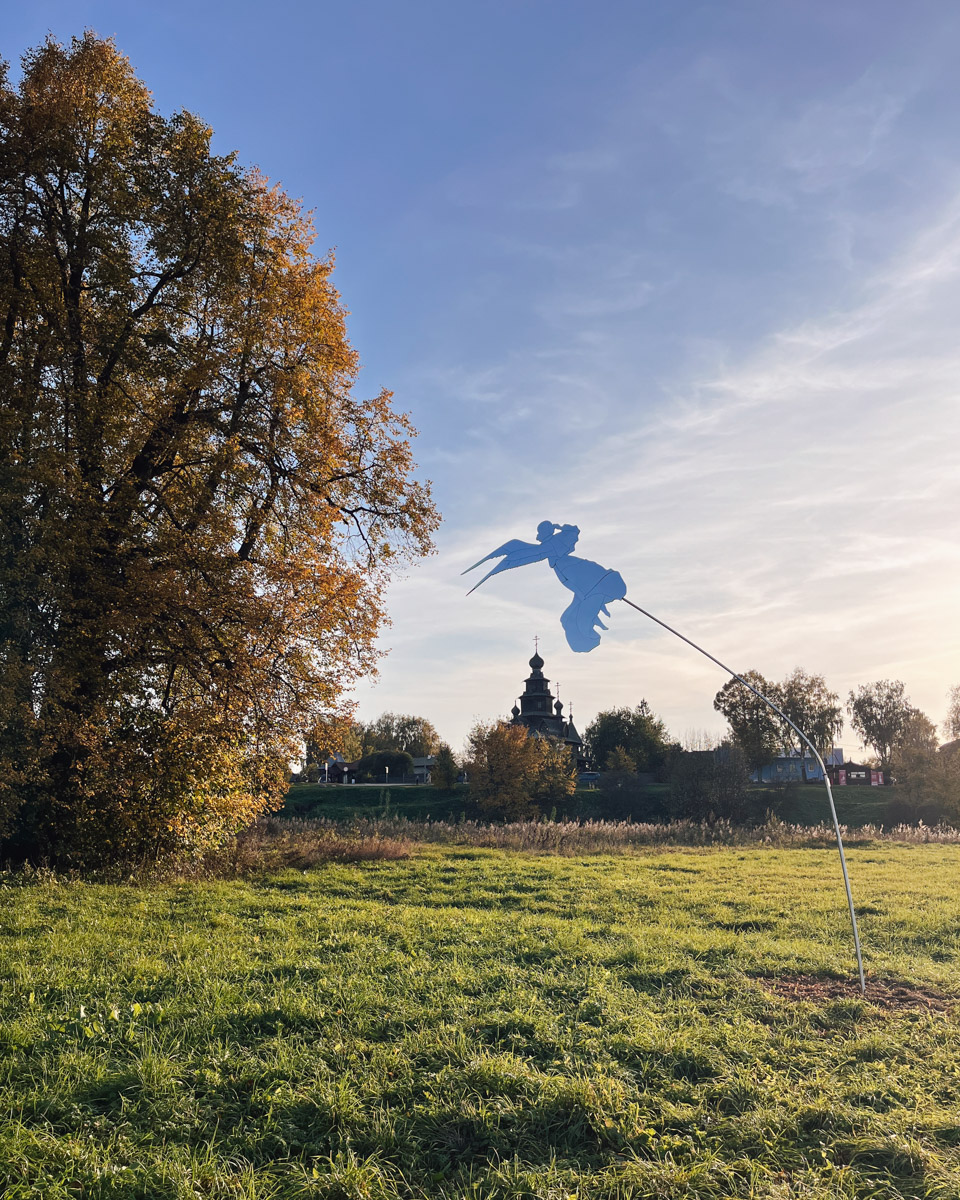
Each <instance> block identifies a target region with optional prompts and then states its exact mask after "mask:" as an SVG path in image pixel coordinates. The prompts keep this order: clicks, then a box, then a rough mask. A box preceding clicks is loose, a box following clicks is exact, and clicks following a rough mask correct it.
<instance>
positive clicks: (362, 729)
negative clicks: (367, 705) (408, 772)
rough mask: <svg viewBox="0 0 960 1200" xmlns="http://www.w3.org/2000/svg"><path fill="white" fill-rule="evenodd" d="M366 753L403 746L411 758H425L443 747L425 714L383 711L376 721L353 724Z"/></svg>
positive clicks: (403, 749) (402, 748)
mask: <svg viewBox="0 0 960 1200" xmlns="http://www.w3.org/2000/svg"><path fill="white" fill-rule="evenodd" d="M354 733H355V736H356V737H357V738H358V739H359V741H360V743H361V745H362V747H363V753H364V754H372V753H375V752H376V751H378V750H400V751H402V752H403V753H404V754H409V755H410V756H411V757H412V758H426V757H428V756H429V755H431V754H434V753H436V751H437V750H438V749H439V748H440V735H439V734H438V733H437V731H436V729H435V728H434V727H433V725H432V724H431V723H430V722H429V721H428V720H427V719H426V717H416V716H413V715H412V714H411V713H394V712H385V713H381V714H380V716H379V717H377V718H376V720H374V721H368V722H366V723H364V722H362V721H358V722H356V723H355V726H354Z"/></svg>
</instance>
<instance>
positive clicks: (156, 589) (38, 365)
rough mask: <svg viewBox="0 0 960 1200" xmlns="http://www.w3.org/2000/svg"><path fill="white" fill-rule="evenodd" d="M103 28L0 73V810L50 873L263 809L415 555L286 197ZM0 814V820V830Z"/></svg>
mask: <svg viewBox="0 0 960 1200" xmlns="http://www.w3.org/2000/svg"><path fill="white" fill-rule="evenodd" d="M210 136H211V135H210V130H209V129H207V128H206V127H205V126H204V125H203V124H202V123H201V122H200V121H199V120H198V119H197V118H196V117H194V116H192V115H190V114H188V113H178V114H176V115H174V116H173V117H171V118H170V119H164V118H162V117H160V116H159V115H158V114H157V113H155V112H154V111H153V109H152V107H151V102H150V97H149V93H148V92H147V91H146V89H145V87H144V86H143V84H142V83H141V82H140V81H139V80H138V79H137V78H136V77H135V76H134V75H133V73H132V70H131V68H130V66H129V64H128V62H127V61H126V59H124V58H123V57H122V56H121V55H120V54H119V53H118V52H117V50H116V49H115V47H114V46H113V44H112V43H111V42H109V41H103V40H100V39H98V38H96V37H95V36H94V35H92V34H88V35H86V36H85V37H84V38H82V39H78V40H74V41H73V43H72V44H71V45H70V46H69V47H63V46H60V45H59V44H57V43H55V42H53V41H52V40H51V41H48V42H47V43H46V44H45V45H43V46H42V47H40V48H39V49H37V50H36V51H34V52H32V53H30V54H29V55H27V56H26V58H25V60H24V76H23V81H22V83H21V86H20V89H19V91H16V90H14V89H13V88H11V87H10V86H8V85H7V84H6V82H5V80H4V81H2V82H0V179H2V189H0V396H2V400H0V539H2V540H0V550H2V558H0V653H2V660H0V712H2V715H3V727H4V732H3V734H2V735H0V737H2V741H0V826H2V827H4V828H5V829H6V830H7V833H8V837H9V839H10V840H9V842H8V846H9V847H12V848H13V849H14V850H19V852H22V853H30V854H33V855H37V854H46V855H51V856H53V857H56V858H58V859H60V860H64V861H71V862H91V861H95V860H100V859H127V858H137V857H141V858H142V857H145V856H151V857H152V856H155V855H159V854H164V853H167V852H169V851H170V850H174V849H183V848H184V847H197V848H202V847H203V846H204V845H208V844H210V842H211V840H216V839H217V838H220V837H221V836H223V835H224V833H226V832H230V831H232V830H234V829H236V828H238V827H240V826H242V825H243V824H245V823H246V822H248V821H249V820H250V819H251V818H252V817H253V816H254V815H256V814H257V813H259V812H262V811H264V810H266V809H268V808H269V807H271V806H272V805H275V804H276V802H277V801H278V799H279V798H280V796H281V795H282V793H283V790H284V787H285V778H286V762H287V760H288V759H289V758H291V757H295V756H296V755H297V753H298V750H299V744H300V739H301V737H302V736H303V735H304V734H305V733H309V732H310V731H312V730H313V729H314V728H316V727H317V726H318V725H319V724H321V723H323V722H324V721H325V720H327V719H332V720H333V721H334V722H335V721H336V720H337V719H338V718H342V716H343V714H344V711H345V706H344V703H343V700H342V697H343V694H344V692H345V689H347V688H348V687H349V686H350V685H351V683H352V682H353V681H354V680H355V679H356V678H357V677H358V676H359V675H361V674H363V673H366V672H369V671H370V670H371V669H373V667H374V663H375V659H376V651H375V649H374V639H375V636H376V633H377V630H378V628H379V627H380V626H381V624H382V622H383V619H384V610H383V585H384V583H385V580H386V577H387V570H388V567H390V566H391V565H393V562H394V561H395V560H397V559H400V560H402V559H403V558H409V557H411V556H417V555H421V554H424V553H427V552H428V551H429V550H430V535H431V533H432V531H433V529H434V528H435V526H436V524H437V520H438V518H437V514H436V512H435V509H434V508H433V506H432V503H431V500H430V495H429V491H428V489H427V488H426V487H425V486H424V485H421V484H419V483H417V482H416V481H414V480H413V478H412V472H413V468H414V464H413V460H412V456H411V448H410V439H411V437H412V435H413V433H414V430H413V429H412V427H411V425H410V423H409V421H408V419H407V418H406V417H405V416H404V415H402V414H398V413H396V412H395V411H394V410H393V408H392V407H391V402H390V401H391V397H390V394H389V393H387V392H383V393H381V394H380V395H379V396H375V397H374V398H373V399H368V400H362V399H358V398H357V397H356V396H355V395H354V394H353V391H352V385H353V383H354V380H355V377H356V374H357V370H358V363H357V357H356V354H355V353H354V351H353V350H352V348H351V347H350V345H349V343H348V341H347V336H346V328H345V322H344V311H343V308H342V306H341V304H340V299H339V296H338V294H337V292H336V289H335V288H334V287H333V285H332V283H331V272H332V269H333V261H332V258H331V257H330V256H328V257H326V258H322V259H316V258H314V257H313V256H312V255H311V252H310V247H311V243H312V241H313V231H312V228H311V225H310V221H309V219H308V218H307V217H306V216H305V215H304V213H303V212H302V211H301V209H300V208H299V206H298V205H297V204H296V203H295V202H294V201H292V200H290V199H289V198H288V197H287V196H285V195H284V194H283V192H282V191H281V190H280V189H279V188H277V187H271V186H270V185H269V184H268V183H267V181H266V180H265V179H264V178H263V177H262V176H261V175H260V174H258V173H257V172H255V171H249V170H244V169H242V168H241V167H239V166H238V165H237V163H236V162H235V161H234V158H233V157H232V156H227V157H223V156H216V155H214V154H212V153H211V150H210ZM0 832H3V828H0Z"/></svg>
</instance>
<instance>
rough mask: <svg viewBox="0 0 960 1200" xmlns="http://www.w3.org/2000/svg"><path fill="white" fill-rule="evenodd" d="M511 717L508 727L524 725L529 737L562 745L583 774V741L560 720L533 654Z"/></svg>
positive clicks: (547, 682)
mask: <svg viewBox="0 0 960 1200" xmlns="http://www.w3.org/2000/svg"><path fill="white" fill-rule="evenodd" d="M511 717H512V720H511V722H510V724H511V725H525V726H526V727H527V729H528V730H529V732H530V734H531V736H532V737H552V738H556V739H557V741H558V742H565V743H566V744H567V745H568V746H569V747H570V748H571V750H572V751H573V753H574V756H575V757H576V759H577V765H578V767H579V769H580V770H583V761H584V760H583V740H582V738H581V737H580V734H579V733H577V731H576V729H575V728H574V724H573V721H572V720H570V721H567V720H566V719H565V718H564V715H563V704H562V703H561V702H560V701H559V700H554V698H553V693H552V692H551V691H550V680H549V679H547V678H546V676H545V675H544V673H543V659H542V658H541V657H540V655H539V653H537V652H535V653H534V655H533V658H531V659H530V674H529V675H528V676H527V678H526V680H525V681H524V687H523V694H522V695H521V696H520V705H519V707H517V705H516V704H515V705H514V706H513V710H512V712H511Z"/></svg>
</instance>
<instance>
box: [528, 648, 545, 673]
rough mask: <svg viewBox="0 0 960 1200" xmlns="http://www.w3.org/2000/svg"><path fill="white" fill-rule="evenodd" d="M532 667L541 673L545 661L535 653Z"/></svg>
mask: <svg viewBox="0 0 960 1200" xmlns="http://www.w3.org/2000/svg"><path fill="white" fill-rule="evenodd" d="M530 666H531V667H532V668H533V670H534V671H539V670H540V669H541V668H542V667H543V659H542V658H541V657H540V655H539V654H537V653H536V651H534V655H533V658H531V659H530Z"/></svg>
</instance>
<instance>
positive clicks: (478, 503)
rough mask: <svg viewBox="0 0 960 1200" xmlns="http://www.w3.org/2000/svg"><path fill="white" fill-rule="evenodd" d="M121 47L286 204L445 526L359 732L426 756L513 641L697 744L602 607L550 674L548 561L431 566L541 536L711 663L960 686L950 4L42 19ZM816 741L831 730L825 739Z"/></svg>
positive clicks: (933, 693) (161, 93) (480, 709)
mask: <svg viewBox="0 0 960 1200" xmlns="http://www.w3.org/2000/svg"><path fill="white" fill-rule="evenodd" d="M11 10H12V6H6V7H5V11H4V13H3V15H2V16H0V35H2V42H0V51H2V53H3V55H4V57H6V58H8V59H12V60H14V61H16V59H17V58H18V56H19V54H20V53H21V51H22V50H23V49H24V48H25V47H27V46H31V45H35V44H36V43H37V42H39V41H40V40H42V38H43V37H44V36H45V34H46V32H47V30H50V31H52V32H53V33H54V34H55V35H56V36H58V37H61V38H67V37H69V36H70V34H72V33H76V32H79V31H80V30H81V29H82V28H83V26H90V27H92V28H93V29H95V30H96V31H97V32H98V33H100V34H103V35H107V34H112V35H115V37H116V39H117V43H118V45H119V46H120V48H121V49H122V50H123V51H124V52H125V53H126V54H127V55H128V56H129V57H130V59H131V60H132V62H133V64H134V67H135V69H136V70H137V72H138V73H139V74H140V75H141V77H142V78H143V79H144V80H145V81H146V83H147V84H148V86H149V87H150V88H151V89H152V90H153V92H154V95H155V98H156V102H157V105H158V107H159V108H160V109H161V110H162V111H164V112H170V111H172V110H173V109H175V108H179V107H186V108H189V109H191V110H193V111H194V112H196V113H198V114H200V115H201V116H202V117H203V118H204V119H205V120H206V121H207V122H208V123H209V124H210V125H212V126H213V128H214V130H215V131H216V144H217V147H218V148H219V149H220V150H229V149H235V150H236V151H237V152H238V153H239V156H240V159H241V160H242V161H244V162H247V163H250V164H253V163H256V164H258V165H259V166H260V167H261V168H262V170H263V171H264V172H265V173H266V174H267V175H269V176H270V177H271V178H272V179H276V180H279V181H280V182H281V183H282V184H283V186H284V187H285V188H286V190H287V191H288V192H289V193H291V194H292V195H295V196H300V197H302V198H303V200H304V203H305V204H306V206H307V207H310V208H313V209H315V212H316V223H317V230H318V249H319V250H321V251H323V250H325V249H326V248H327V247H328V246H335V247H336V250H337V262H338V266H337V280H338V285H339V287H340V289H341V291H342V293H343V295H344V299H345V303H346V305H347V307H348V308H349V309H350V310H351V313H352V315H351V318H350V325H349V327H350V331H351V337H352V340H353V342H354V344H355V346H356V347H357V349H358V351H359V352H360V355H361V358H362V360H363V362H364V364H365V365H364V372H363V375H362V379H361V384H360V386H361V387H362V388H363V389H364V390H365V391H368V392H370V393H373V392H375V391H376V390H378V389H379V388H380V387H381V386H387V387H390V388H392V389H393V390H394V391H395V392H396V395H397V402H398V404H399V406H400V407H402V408H404V409H406V410H409V411H410V412H411V413H412V414H413V417H414V420H415V423H416V424H417V425H418V427H419V429H420V430H421V437H420V440H419V443H418V458H419V461H420V463H421V466H422V473H423V474H424V475H426V476H428V477H430V478H431V479H432V480H433V481H434V485H435V491H436V497H437V500H438V503H439V505H440V508H441V510H442V511H443V513H444V516H445V523H444V526H443V529H442V531H441V533H440V536H439V539H438V554H437V555H436V556H435V557H434V558H432V559H430V560H429V561H428V562H426V563H424V564H422V565H421V566H419V567H417V568H415V569H413V570H412V571H410V572H409V573H408V575H407V577H406V578H405V579H404V580H402V581H399V582H398V583H397V584H396V585H395V587H394V588H393V590H392V594H391V602H390V607H391V613H392V616H393V625H392V628H391V629H390V630H388V631H387V633H386V635H385V637H384V645H385V646H389V647H391V652H390V654H389V656H388V657H387V658H386V659H385V661H384V663H383V667H382V671H381V675H380V679H379V681H378V682H377V683H376V685H373V684H371V685H369V686H367V685H365V686H364V687H362V688H361V689H360V691H359V692H358V699H359V703H360V713H361V715H362V716H366V717H369V716H373V715H375V714H376V713H378V712H380V711H382V710H383V709H387V708H393V709H399V710H402V711H413V712H418V713H421V714H423V715H425V716H428V717H430V718H431V719H432V720H433V721H434V723H435V724H436V725H437V726H438V728H439V729H440V731H441V733H442V734H443V735H444V736H445V737H447V738H448V739H449V740H450V741H451V742H452V743H453V744H454V746H459V744H460V743H461V741H462V739H463V735H464V733H465V732H466V730H467V728H468V727H469V725H470V723H471V722H472V720H473V719H474V718H476V717H482V718H487V719H489V718H491V717H493V716H496V715H499V714H501V713H505V712H506V711H507V710H508V709H509V708H510V706H511V704H512V702H513V698H514V695H515V694H516V692H517V690H518V688H519V687H520V681H521V679H522V678H523V676H524V675H525V674H526V659H527V658H528V657H529V655H530V653H531V652H532V638H533V635H534V634H539V635H540V637H541V651H542V653H543V655H544V657H545V659H546V660H547V669H546V673H547V674H548V675H549V676H550V677H551V678H552V679H559V680H560V681H561V683H562V692H563V697H564V699H565V700H572V701H573V703H574V707H575V714H576V718H577V722H578V724H579V725H580V726H581V727H582V726H583V725H585V724H586V723H587V721H588V720H589V719H590V718H591V717H592V716H593V714H594V713H595V712H596V711H597V709H598V708H601V707H607V706H610V705H611V704H633V703H636V702H638V701H639V700H640V698H641V697H646V698H647V699H648V700H649V701H650V703H651V704H652V705H653V707H654V708H655V709H656V710H657V711H658V712H660V713H661V714H662V715H663V716H664V718H665V719H666V721H667V723H668V725H669V727H670V728H671V730H672V731H673V733H674V734H675V735H676V736H677V737H680V738H682V737H683V736H684V735H685V734H686V733H687V732H688V731H691V730H698V729H707V730H719V729H720V728H721V725H722V723H721V722H720V720H719V718H718V716H717V714H715V713H714V712H713V709H712V699H713V696H714V694H715V692H716V691H717V689H718V688H719V687H720V686H721V684H722V683H723V678H722V676H721V675H720V674H719V672H718V671H717V670H716V668H714V667H712V666H711V665H710V664H709V663H707V662H705V661H703V662H701V661H699V660H698V659H697V657H696V656H695V655H694V654H693V652H692V651H690V650H688V649H687V648H685V647H684V646H683V645H682V644H681V643H679V642H677V641H676V640H675V639H672V638H670V637H669V635H666V634H662V633H661V632H660V631H659V630H658V629H657V628H656V627H655V626H653V625H650V624H649V623H644V620H643V618H642V617H640V616H639V614H637V613H634V612H632V611H631V610H629V609H627V608H625V607H621V610H620V611H617V612H616V613H615V614H614V616H613V619H612V621H611V628H610V631H609V633H608V634H606V635H605V637H604V640H603V642H602V643H601V646H600V647H599V648H598V649H597V650H596V651H594V652H593V653H592V654H590V655H574V654H572V653H571V652H570V651H569V650H568V649H567V648H566V645H565V643H564V641H563V638H562V634H561V631H560V626H559V622H558V617H559V613H560V611H561V609H562V607H563V606H564V605H565V603H566V600H565V598H564V596H565V593H563V592H562V590H561V589H560V588H559V585H558V584H556V582H555V581H554V580H553V579H552V577H551V576H550V574H549V572H548V571H547V568H546V567H545V566H542V565H541V566H538V567H530V568H527V569H526V571H525V572H523V573H521V572H515V573H512V574H509V575H503V576H500V577H498V578H497V579H495V580H491V581H490V582H489V583H487V584H485V585H484V587H483V589H481V590H480V591H478V592H476V593H475V594H474V595H473V596H471V597H470V599H469V600H467V599H465V598H464V592H465V591H466V587H465V586H464V581H463V580H461V579H460V578H459V572H460V571H461V570H462V569H463V568H464V567H465V566H467V565H469V564H470V563H471V562H473V561H475V560H476V559H477V558H479V557H481V555H482V554H485V553H486V552H487V551H489V550H490V549H492V548H493V547H494V546H496V545H498V544H499V543H500V542H502V541H504V540H506V539H507V538H510V537H523V538H527V539H530V538H532V536H533V532H534V529H535V527H536V525H537V523H538V522H539V521H541V520H543V519H545V518H546V519H550V520H554V521H557V522H572V523H576V524H578V525H579V526H580V527H581V529H582V536H581V540H580V546H579V552H580V553H582V554H584V555H585V556H586V557H589V558H595V559H597V560H599V561H600V562H602V563H604V564H605V565H608V566H612V567H615V568H617V569H618V570H620V572H621V573H622V574H623V575H624V577H625V578H626V579H627V582H628V584H629V588H630V595H631V597H632V598H633V599H635V600H636V601H637V602H638V603H640V604H642V605H643V606H644V607H647V608H649V609H651V610H652V611H653V612H655V613H657V614H658V615H660V616H662V617H664V618H665V619H666V620H668V621H670V622H671V623H673V624H676V625H677V626H679V627H680V628H681V629H682V630H683V631H684V632H686V633H688V634H689V635H690V636H692V637H694V638H695V639H697V640H702V641H703V642H704V643H705V644H706V645H707V648H708V649H710V650H711V651H712V652H713V653H715V654H717V655H718V656H719V657H721V658H723V659H725V660H726V661H728V662H730V663H731V665H733V666H734V667H738V668H741V669H746V668H751V667H752V668H756V669H758V670H760V671H761V672H763V673H764V674H765V675H767V676H768V677H774V678H777V677H782V676H783V675H784V674H786V673H787V672H788V671H789V670H791V669H792V668H793V667H794V666H797V665H800V666H802V667H804V668H805V669H807V670H810V671H819V672H822V673H824V674H825V675H826V676H827V679H828V681H829V682H830V684H831V685H832V686H833V687H834V688H835V690H837V691H839V692H840V693H841V694H843V695H845V694H846V692H847V691H848V690H849V689H850V688H851V687H853V686H855V685H856V684H858V683H862V682H869V681H871V680H874V679H878V678H885V677H896V678H902V679H903V680H904V681H905V682H906V684H907V688H908V692H909V693H910V695H911V697H912V698H913V700H914V702H915V703H916V704H918V705H919V706H920V707H921V708H923V709H924V710H925V711H927V712H928V713H929V715H930V716H931V717H932V718H934V719H935V720H938V721H939V720H940V719H941V718H942V716H943V712H944V708H945V692H946V690H947V688H948V686H950V685H952V684H955V683H957V682H960V632H958V629H957V618H956V614H957V611H958V608H960V547H958V538H957V526H958V521H957V515H956V514H957V512H958V511H960V483H958V477H960V472H958V470H957V465H956V464H957V459H958V447H960V340H958V337H957V323H958V316H960V149H958V143H957V140H956V130H957V124H958V116H960V73H958V72H957V70H956V62H957V60H958V56H960V10H958V9H957V8H956V7H955V6H954V5H952V4H950V3H947V2H946V0H942V2H940V3H923V2H919V3H913V4H911V5H909V6H906V5H903V4H900V3H888V2H886V0H869V2H866V0H850V2H848V3H845V4H842V5H838V4H836V3H835V2H834V3H818V2H816V0H803V2H802V3H790V2H789V0H783V2H780V3H777V4H770V3H759V2H757V3H753V2H751V3H745V2H738V0H728V2H726V3H724V4H715V3H707V4H694V3H684V2H683V0H662V2H660V0H650V2H647V3H641V2H639V0H634V2H632V3H627V2H626V0H613V2H609V3H593V4H590V5H588V4H587V3H585V2H582V3H563V2H556V0H553V2H547V0H514V2H512V3H506V2H501V0H495V2H485V3H480V2H475V3H473V4H466V3H460V4H457V3H450V2H449V0H447V2H446V3H438V2H429V3H428V2H425V0H406V2H405V3H402V4H401V3H398V2H396V0H394V2H392V3H387V2H384V0H381V2H377V3H374V2H366V0H354V2H353V3H350V4H344V3H342V2H341V3H338V4H330V3H312V4H306V3H300V4H298V3H291V2H289V0H279V2H275V3H272V4H270V5H264V4H262V3H257V4H252V3H232V4H229V5H227V4H221V3H193V4H187V3H183V2H182V0H173V2H172V3H167V4H165V5H164V6H162V7H161V6H160V5H157V4H154V3H123V4H110V3H99V2H91V3H87V4H77V3H49V2H45V0H38V2H37V3H35V4H33V5H32V6H30V9H29V11H27V9H26V6H23V7H22V9H21V11H19V12H16V11H11ZM845 744H846V745H847V746H848V747H852V746H853V745H854V744H855V743H854V739H853V738H852V737H851V736H850V735H849V733H848V734H847V737H846V739H845Z"/></svg>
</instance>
